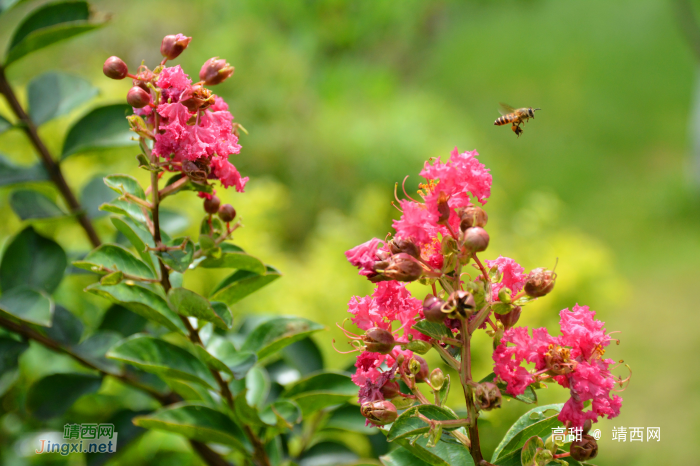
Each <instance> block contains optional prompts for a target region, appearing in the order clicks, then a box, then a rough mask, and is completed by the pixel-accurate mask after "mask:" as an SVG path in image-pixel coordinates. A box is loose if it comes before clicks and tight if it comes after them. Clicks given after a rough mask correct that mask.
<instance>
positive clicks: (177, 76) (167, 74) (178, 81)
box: [157, 65, 192, 103]
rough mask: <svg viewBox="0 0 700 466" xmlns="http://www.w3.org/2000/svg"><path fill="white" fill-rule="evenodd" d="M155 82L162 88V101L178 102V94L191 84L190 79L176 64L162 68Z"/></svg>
mask: <svg viewBox="0 0 700 466" xmlns="http://www.w3.org/2000/svg"><path fill="white" fill-rule="evenodd" d="M157 84H158V87H160V88H161V89H162V90H163V92H162V94H161V99H162V100H161V101H162V102H164V103H168V102H179V101H180V95H181V94H182V93H183V92H184V91H185V90H186V89H188V88H189V87H190V86H191V85H192V80H191V79H190V78H189V77H188V76H187V75H186V74H185V72H184V71H182V68H181V67H180V65H176V66H172V67H169V68H163V71H161V72H160V75H158V81H157Z"/></svg>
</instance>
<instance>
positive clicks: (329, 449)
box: [299, 441, 358, 466]
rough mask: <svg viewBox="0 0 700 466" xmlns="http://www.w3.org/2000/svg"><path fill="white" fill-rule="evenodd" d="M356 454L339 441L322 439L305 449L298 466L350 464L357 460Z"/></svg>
mask: <svg viewBox="0 0 700 466" xmlns="http://www.w3.org/2000/svg"><path fill="white" fill-rule="evenodd" d="M357 459H358V458H357V454H356V453H355V452H354V451H352V450H350V449H349V448H348V447H347V446H345V445H344V444H342V443H339V442H331V441H323V442H318V443H316V444H314V445H313V446H312V447H311V448H309V449H308V450H306V451H305V452H304V453H303V455H302V456H301V459H299V466H339V465H350V464H354V463H355V462H356V461H357Z"/></svg>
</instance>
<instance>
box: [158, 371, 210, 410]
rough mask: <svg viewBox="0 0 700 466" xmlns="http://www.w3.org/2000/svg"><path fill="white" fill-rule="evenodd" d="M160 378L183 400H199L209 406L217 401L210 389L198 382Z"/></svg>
mask: <svg viewBox="0 0 700 466" xmlns="http://www.w3.org/2000/svg"><path fill="white" fill-rule="evenodd" d="M161 378H162V380H163V381H165V383H166V384H167V385H168V387H169V388H170V389H171V390H172V391H174V392H175V393H177V394H178V395H180V396H181V397H182V399H183V400H185V401H191V402H200V401H201V402H203V404H207V405H211V406H213V405H215V404H216V403H217V401H216V400H214V398H213V397H212V396H211V393H210V390H209V389H207V388H205V387H203V386H202V385H200V384H198V383H194V382H190V381H188V380H180V379H172V378H169V377H163V376H161Z"/></svg>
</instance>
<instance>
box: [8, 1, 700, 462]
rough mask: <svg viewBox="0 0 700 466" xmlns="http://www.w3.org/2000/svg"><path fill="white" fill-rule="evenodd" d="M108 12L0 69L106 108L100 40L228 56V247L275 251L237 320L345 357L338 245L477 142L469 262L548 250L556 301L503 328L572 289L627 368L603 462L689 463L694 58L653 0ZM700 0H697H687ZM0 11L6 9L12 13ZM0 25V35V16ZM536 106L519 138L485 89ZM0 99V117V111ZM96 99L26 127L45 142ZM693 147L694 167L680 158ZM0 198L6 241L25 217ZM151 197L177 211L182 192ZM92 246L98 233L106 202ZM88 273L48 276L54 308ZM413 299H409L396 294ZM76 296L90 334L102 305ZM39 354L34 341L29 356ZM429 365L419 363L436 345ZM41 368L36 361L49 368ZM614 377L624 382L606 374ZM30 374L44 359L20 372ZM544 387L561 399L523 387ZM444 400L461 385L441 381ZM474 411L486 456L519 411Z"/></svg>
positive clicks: (207, 273)
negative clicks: (281, 330)
mask: <svg viewBox="0 0 700 466" xmlns="http://www.w3.org/2000/svg"><path fill="white" fill-rule="evenodd" d="M94 5H95V7H96V8H97V9H99V10H100V11H104V12H109V13H111V14H112V21H111V24H110V26H108V27H107V28H105V29H102V30H100V31H99V32H94V33H90V34H88V35H86V36H81V37H80V38H78V39H74V40H72V41H71V42H66V43H62V44H61V45H57V46H54V47H51V48H49V49H45V50H43V51H41V52H39V53H37V54H34V55H32V56H31V58H29V59H25V60H22V61H21V62H19V63H18V64H16V65H14V66H13V67H12V68H11V69H10V70H9V72H8V74H9V78H10V79H11V80H12V82H13V83H15V84H16V85H17V87H18V88H19V89H20V91H22V85H23V84H25V83H26V82H28V80H29V79H30V78H31V77H33V76H35V75H36V74H38V73H39V72H42V71H45V70H47V69H60V70H64V71H67V72H71V73H74V74H78V75H81V76H84V77H86V78H88V79H90V80H91V81H92V82H93V83H95V85H97V86H99V87H100V88H101V90H102V92H101V96H100V98H99V99H100V100H101V101H103V102H121V101H122V99H123V98H124V97H125V95H126V92H127V90H128V87H129V86H128V83H126V82H117V81H110V80H108V79H106V78H105V77H104V76H103V75H102V73H101V65H102V63H103V61H104V60H105V58H107V57H108V56H110V55H118V56H120V57H121V58H123V59H124V60H125V61H126V62H127V63H128V65H129V66H130V67H131V68H132V69H135V68H136V67H137V66H138V64H139V63H140V62H141V60H142V59H143V60H145V63H146V64H148V65H150V66H151V67H153V66H155V65H156V64H157V62H158V61H160V54H159V45H160V41H161V39H162V37H163V36H164V35H166V34H173V33H178V32H182V33H184V34H186V35H188V36H192V37H193V40H192V43H191V44H190V47H189V48H188V50H187V51H186V52H185V53H184V54H183V55H182V56H181V57H180V58H179V59H178V60H177V61H176V62H177V63H180V64H181V65H182V66H183V68H184V69H185V71H186V72H188V73H190V74H191V75H196V74H197V73H198V71H199V68H200V66H201V64H202V63H203V62H204V61H205V60H206V59H208V58H210V57H211V56H220V57H223V58H225V59H227V60H228V61H229V62H230V63H231V64H233V65H234V66H235V67H236V73H235V75H234V77H233V78H232V79H230V80H229V81H227V82H226V83H224V84H222V85H220V86H218V88H217V89H216V91H217V92H218V93H219V94H220V95H222V96H223V97H224V98H226V99H227V101H228V102H229V104H230V107H231V110H232V113H233V114H234V115H235V117H236V121H238V122H240V123H242V124H243V125H244V126H245V127H246V128H247V129H248V130H249V131H250V135H249V136H243V137H242V139H241V143H242V145H243V150H242V152H241V154H240V155H239V156H235V157H232V159H231V160H232V162H233V163H234V164H235V165H236V166H237V167H238V168H239V170H240V171H241V172H242V173H243V174H244V175H247V176H250V178H251V180H250V182H249V184H248V188H247V192H246V193H245V194H235V193H233V192H231V191H228V192H224V191H219V194H220V195H221V197H222V198H223V199H224V200H226V201H228V202H231V203H232V204H233V205H234V206H235V207H236V209H237V210H238V212H239V215H240V216H241V217H242V218H243V221H244V223H245V228H244V229H243V230H242V231H241V232H240V233H239V234H238V235H237V237H236V242H237V243H238V244H240V245H241V246H243V247H244V248H245V249H246V250H247V251H248V252H250V253H252V254H256V255H258V256H259V257H261V258H262V259H263V260H265V261H266V262H268V263H271V264H273V265H275V266H277V267H278V268H279V269H280V270H281V271H282V272H283V273H284V275H285V276H284V278H283V279H282V280H279V281H277V282H275V283H274V284H272V285H271V286H269V287H268V288H266V289H265V290H264V291H262V292H260V293H257V294H255V295H254V296H252V297H251V298H249V299H246V300H244V301H242V302H241V303H239V304H238V305H237V306H236V308H235V309H234V312H235V313H236V314H237V315H245V314H249V313H260V314H262V313H268V314H269V313H277V314H297V315H303V316H307V317H309V318H311V319H314V320H317V321H319V322H322V323H324V324H325V325H327V326H328V328H329V331H328V332H322V333H321V334H319V335H317V336H316V337H315V340H316V341H317V342H318V343H319V344H320V345H321V346H322V347H323V348H324V350H325V357H326V360H327V361H328V363H329V365H330V366H331V367H336V368H344V367H346V366H347V365H348V364H349V363H350V362H351V361H352V357H351V356H348V355H340V354H337V353H335V352H334V351H333V349H332V346H331V343H332V339H333V338H335V339H336V340H339V344H340V345H341V347H344V343H341V342H340V340H341V338H342V334H341V333H340V332H339V331H337V329H335V326H334V324H335V322H341V321H342V320H343V319H344V318H346V316H347V314H346V308H347V305H346V303H347V301H348V300H349V299H350V297H351V296H352V295H354V294H359V295H364V294H367V293H368V292H370V290H371V287H370V285H369V284H368V283H367V282H365V281H363V279H362V278H361V277H359V276H357V274H356V270H355V269H353V268H352V267H351V266H350V265H349V264H347V263H346V262H345V260H344V256H343V251H345V250H346V249H348V248H350V247H352V246H354V245H356V244H358V243H360V242H364V241H366V240H367V239H369V238H371V237H373V236H376V237H380V238H383V237H384V236H385V235H386V233H387V232H388V231H389V230H390V226H391V219H392V218H393V217H396V216H397V214H398V212H397V211H396V210H394V209H393V207H392V206H391V201H392V199H393V188H394V183H395V182H397V181H401V180H402V179H403V178H404V176H406V175H411V177H410V178H409V180H408V182H407V189H409V191H415V189H416V187H417V183H418V182H419V179H420V178H419V176H418V172H419V171H420V169H421V167H422V164H423V162H424V161H425V160H426V159H427V158H429V157H437V156H441V157H443V159H445V158H446V157H448V156H449V152H450V151H451V150H452V148H454V147H455V146H457V147H458V148H459V149H460V151H463V150H473V149H476V150H478V151H479V153H480V154H481V155H480V160H481V161H482V162H483V163H485V164H486V165H487V166H488V167H490V168H491V173H492V174H493V178H494V184H493V191H492V196H491V199H490V200H489V202H488V204H487V206H486V210H487V212H488V213H489V219H490V222H489V226H488V230H489V232H490V234H491V238H492V241H491V245H490V247H489V249H488V250H487V251H486V253H484V254H483V256H484V258H488V259H493V258H496V257H497V256H498V255H499V254H502V255H507V256H511V257H513V258H515V259H516V260H518V261H519V262H520V263H522V264H523V265H524V266H525V268H526V269H530V268H533V267H538V266H550V267H551V266H552V265H553V264H554V262H555V260H556V258H558V260H559V265H558V268H557V272H558V274H559V281H558V283H557V287H556V288H555V290H554V292H553V293H552V295H551V296H549V297H547V298H546V299H543V300H541V302H538V303H536V304H535V305H532V306H530V307H528V308H527V309H526V310H525V312H524V313H523V317H522V318H521V323H522V324H523V325H528V326H542V325H547V326H548V327H549V328H550V330H551V331H552V332H553V333H555V332H556V329H557V325H556V323H557V320H558V316H557V313H558V311H559V310H561V309H563V308H565V307H570V306H572V305H574V304H576V303H577V302H578V303H580V304H587V305H589V306H591V308H592V309H595V310H596V311H598V316H599V318H601V319H602V320H604V321H606V322H607V328H608V330H609V331H612V330H619V331H621V332H622V333H621V334H619V335H616V336H618V337H619V338H620V339H621V342H622V343H621V345H620V346H614V347H610V348H609V350H608V353H607V355H609V356H610V357H612V358H613V359H616V360H617V359H624V360H625V362H626V363H629V364H630V365H631V367H632V370H633V371H634V375H633V377H632V382H631V385H630V386H629V388H628V390H627V391H625V393H623V394H622V397H623V398H624V403H623V409H622V414H621V415H620V416H619V417H618V418H616V419H614V420H612V421H610V420H605V421H602V422H600V423H599V424H598V425H597V427H598V428H600V429H601V431H602V434H603V437H602V439H601V441H600V442H599V443H600V454H599V458H597V459H596V460H595V463H596V464H599V465H601V466H605V465H613V464H620V463H621V462H622V461H625V462H626V463H627V464H634V465H652V464H654V465H656V464H693V463H695V462H696V461H697V460H696V458H697V455H696V454H695V453H694V452H693V450H692V448H691V445H693V444H694V443H695V441H696V440H697V439H698V438H700V396H699V395H700V394H699V391H698V383H699V382H700V376H699V375H698V372H697V368H698V364H697V361H696V360H695V359H694V357H696V355H697V354H698V353H700V338H699V337H698V330H697V329H698V325H699V324H700V317H699V316H698V313H697V311H696V307H697V305H696V298H695V291H696V290H697V288H696V287H697V286H698V285H697V282H698V278H700V230H699V229H698V227H699V226H700V222H699V219H698V209H699V208H700V189H699V188H700V173H696V176H695V177H694V175H693V173H694V172H693V169H692V167H693V160H692V155H691V151H690V147H691V146H692V144H691V141H692V139H693V131H692V130H690V129H691V128H692V125H691V120H692V118H691V115H692V114H693V112H694V110H693V102H694V100H695V99H696V98H697V97H696V91H695V87H696V81H697V71H696V68H697V63H696V61H695V58H694V57H693V55H692V52H691V50H690V48H689V47H688V45H687V43H686V42H685V39H684V36H683V34H682V32H681V29H680V27H679V24H678V21H677V17H676V14H677V11H676V7H677V4H676V3H674V2H671V1H662V0H634V1H633V0H620V1H615V2H611V1H606V0H588V1H582V0H570V1H566V2H564V1H558V0H527V1H526V0H508V1H500V2H493V1H486V0H481V1H476V0H472V1H461V2H451V1H417V0H416V1H403V2H389V1H385V0H379V1H372V2H370V1H367V2H351V1H347V0H325V1H304V2H301V1H290V2H284V1H277V2H254V1H249V2H243V1H224V0H220V1H211V0H208V1H198V2H191V1H185V0H168V1H160V0H152V1H149V2H135V1H95V2H94ZM696 6H698V7H700V2H699V3H698V5H696ZM29 8H30V7H29V6H27V5H23V6H21V7H19V8H17V9H15V10H13V11H12V12H10V13H9V14H8V15H7V18H6V19H5V20H4V21H5V22H4V23H3V24H4V25H6V24H13V23H16V22H17V21H19V20H20V18H21V17H22V16H23V15H24V14H25V13H26V12H27V11H28V9H29ZM11 29H13V28H7V30H4V28H3V30H2V31H1V32H0V46H4V45H5V44H6V42H7V40H8V39H9V35H10V32H11V31H10V30H11ZM500 101H503V102H507V103H509V104H510V105H513V106H516V107H519V106H536V107H540V108H542V111H541V112H538V113H537V118H536V119H535V120H534V121H531V122H529V123H528V124H527V125H526V126H525V133H524V135H523V136H522V137H520V138H519V139H518V138H516V137H515V135H514V134H513V133H512V132H511V131H510V129H509V128H508V127H496V126H494V125H493V121H494V120H495V119H496V118H497V117H498V116H499V114H498V112H497V104H498V102H500ZM3 105H4V102H2V104H0V112H1V113H3V114H4V115H8V114H9V113H8V111H7V107H5V106H3ZM90 105H94V102H93V103H91V104H89V105H85V106H84V107H83V108H82V109H81V110H79V111H76V112H74V113H72V114H71V115H69V116H68V117H64V118H62V119H60V120H58V121H56V122H53V123H50V124H48V125H46V127H45V128H43V129H42V136H44V137H45V138H46V140H47V142H48V144H49V146H50V148H51V149H53V151H54V152H55V153H57V152H58V151H59V150H60V144H61V141H62V137H63V136H62V135H63V133H64V132H65V130H66V128H67V127H68V126H69V125H70V123H71V122H72V121H75V120H76V119H77V118H78V117H79V116H80V115H81V114H82V113H84V112H85V111H86V110H87V109H88V108H89V107H90ZM0 148H1V149H2V152H3V153H5V154H6V155H8V156H9V157H11V158H12V159H13V160H16V161H17V162H18V163H26V164H29V163H33V162H34V160H35V155H34V154H33V152H32V150H31V148H30V146H29V145H28V144H27V143H26V141H25V139H24V135H23V134H21V133H20V132H18V131H11V132H8V133H5V134H3V135H2V136H0ZM135 153H136V152H135V150H133V149H123V150H114V151H109V152H102V153H95V154H88V155H79V156H75V157H72V158H70V159H68V160H67V161H66V162H65V164H64V171H65V173H66V174H67V177H68V178H69V181H70V183H71V185H72V186H74V187H76V189H77V190H78V191H79V190H80V189H81V188H82V187H83V186H85V185H86V184H87V183H88V182H89V181H90V180H92V179H93V178H95V177H96V176H99V175H104V174H108V173H112V172H126V173H131V174H133V175H135V176H138V177H140V178H141V179H144V180H145V175H146V173H145V172H143V171H141V172H139V170H138V169H136V168H135V163H134V155H135ZM696 163H697V162H696ZM9 192H10V190H7V189H6V190H3V191H0V215H1V216H2V222H0V237H1V238H2V241H3V243H6V241H7V239H8V238H9V237H10V236H11V235H12V234H14V233H15V232H16V231H18V229H19V228H20V221H19V219H18V218H17V217H16V216H15V215H14V214H13V212H12V211H11V209H10V208H9V206H8V202H7V199H8V196H9ZM169 201H170V204H169V203H168V202H167V201H166V203H165V204H166V207H169V208H171V209H175V210H179V211H180V212H182V213H184V214H186V215H188V216H189V217H190V218H191V219H192V220H193V221H192V223H191V225H190V226H189V227H188V228H189V230H186V232H187V231H189V232H194V231H196V228H197V223H198V218H199V216H200V215H201V214H200V212H201V206H200V200H199V199H198V198H196V197H195V196H194V194H184V195H180V196H178V197H175V198H171V199H169ZM36 226H37V228H38V229H40V230H41V231H43V232H45V233H47V234H51V235H56V238H57V240H58V241H59V242H60V243H61V244H62V245H63V246H64V248H68V249H70V250H72V251H74V252H80V251H81V250H82V251H85V250H86V246H85V242H84V241H83V234H82V231H81V230H79V229H78V227H76V226H75V225H73V224H72V223H71V221H70V220H61V221H59V222H58V223H56V222H55V221H54V222H39V223H37V225H36ZM98 227H99V229H100V231H101V233H102V235H103V237H105V238H109V237H110V235H112V237H113V236H114V232H113V230H112V228H111V224H110V223H109V221H108V220H107V219H106V218H103V219H101V220H99V221H98ZM223 275H224V272H217V271H216V270H204V271H197V272H194V273H193V277H190V281H189V282H188V283H186V285H187V286H191V287H193V288H194V289H195V290H197V291H200V292H207V291H208V290H210V289H212V288H213V286H214V285H215V284H216V283H217V282H218V280H219V279H220V278H222V277H223ZM87 283H89V279H86V278H85V276H74V277H72V278H69V279H66V280H64V282H63V284H62V288H61V290H60V296H61V297H62V298H61V299H62V300H63V303H64V304H65V305H66V306H70V305H71V303H73V304H75V303H77V302H78V300H77V298H76V294H77V293H79V292H80V290H81V289H82V287H84V286H85V285H86V284H87ZM413 290H414V292H415V293H416V295H417V296H418V297H421V298H422V297H423V295H424V293H425V291H424V290H421V289H420V287H413ZM84 299H85V297H84V296H81V297H80V303H81V304H80V308H76V307H75V306H72V307H70V309H71V310H72V311H74V312H75V313H76V314H78V315H80V316H81V318H82V319H83V321H84V322H85V324H86V325H87V326H88V327H91V326H92V327H96V326H97V325H98V324H99V322H100V319H101V312H102V311H103V310H104V309H105V308H106V306H107V303H106V302H103V301H100V300H99V299H97V298H91V299H89V302H90V304H89V305H85V304H84V302H85V301H84ZM477 345H478V347H477V348H478V350H477V351H476V352H475V353H476V358H477V365H476V374H477V375H481V374H483V375H485V374H487V373H488V372H489V371H490V369H489V364H490V347H489V341H488V340H487V339H486V338H483V339H482V340H480V341H477ZM42 354H43V353H42ZM431 362H433V363H436V362H437V361H435V360H431ZM43 370H44V371H45V372H51V370H52V369H51V368H50V367H44V368H43ZM619 373H620V374H621V375H623V376H625V375H626V370H625V369H624V368H623V369H622V370H621V371H620V372H619ZM37 377H39V374H37ZM540 397H541V400H542V401H544V402H561V401H564V400H565V399H566V392H565V391H563V390H560V389H558V388H554V387H552V388H550V389H549V390H547V391H541V392H540ZM452 401H453V406H459V405H460V403H461V399H460V397H459V396H457V393H455V396H454V397H453V400H452ZM504 408H505V409H502V410H500V412H496V413H492V414H490V415H489V416H487V417H486V418H485V420H484V422H483V425H484V437H485V440H483V444H484V448H485V449H486V450H487V451H488V454H489V455H490V451H492V449H493V448H494V447H495V445H496V444H497V443H498V441H499V440H500V438H501V436H502V435H503V433H505V430H507V428H508V426H509V425H510V423H512V422H513V420H514V419H515V418H516V417H517V416H519V415H520V414H521V413H522V412H524V411H525V410H526V407H525V406H516V405H515V403H505V406H504ZM613 426H615V427H619V426H625V427H628V428H629V427H660V428H661V440H660V442H653V443H647V442H642V443H638V442H634V443H631V442H629V441H628V442H627V443H618V442H613V441H612V440H611V439H612V428H613Z"/></svg>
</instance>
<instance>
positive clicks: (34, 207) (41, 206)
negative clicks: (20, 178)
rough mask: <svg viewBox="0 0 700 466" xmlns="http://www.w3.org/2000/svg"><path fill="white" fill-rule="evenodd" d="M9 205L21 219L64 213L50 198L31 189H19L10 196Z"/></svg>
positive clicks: (61, 214) (57, 215)
mask: <svg viewBox="0 0 700 466" xmlns="http://www.w3.org/2000/svg"><path fill="white" fill-rule="evenodd" d="M10 207H12V210H13V211H14V212H15V213H16V214H17V216H18V217H19V218H20V219H22V220H30V219H39V218H55V217H63V216H65V215H66V213H65V212H63V211H62V210H61V209H60V208H59V207H58V206H57V205H56V204H55V203H54V202H53V201H52V200H51V199H49V198H48V197H46V196H45V195H44V194H42V193H40V192H38V191H33V190H31V189H20V190H17V191H15V192H13V193H12V195H11V196H10Z"/></svg>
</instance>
